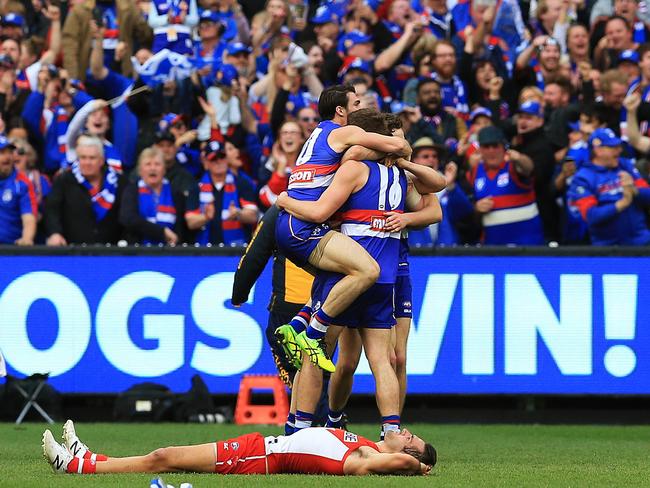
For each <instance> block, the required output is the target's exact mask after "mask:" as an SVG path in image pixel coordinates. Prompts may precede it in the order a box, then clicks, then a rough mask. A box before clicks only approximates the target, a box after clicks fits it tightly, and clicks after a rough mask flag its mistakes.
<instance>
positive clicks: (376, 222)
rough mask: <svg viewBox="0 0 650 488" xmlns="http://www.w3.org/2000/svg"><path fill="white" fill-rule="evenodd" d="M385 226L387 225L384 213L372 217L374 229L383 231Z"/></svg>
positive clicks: (371, 226)
mask: <svg viewBox="0 0 650 488" xmlns="http://www.w3.org/2000/svg"><path fill="white" fill-rule="evenodd" d="M385 227H386V217H384V216H383V215H381V216H373V217H370V228H371V229H372V230H377V231H380V232H383V231H384V228H385Z"/></svg>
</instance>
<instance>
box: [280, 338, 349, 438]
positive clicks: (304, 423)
mask: <svg viewBox="0 0 650 488" xmlns="http://www.w3.org/2000/svg"><path fill="white" fill-rule="evenodd" d="M341 330H342V327H338V326H332V327H330V329H329V330H328V332H327V335H326V336H325V339H324V341H325V343H326V347H327V349H328V353H332V352H333V351H334V347H335V345H336V341H337V339H338V336H339V334H340V332H341ZM322 390H323V371H322V370H321V369H320V368H319V367H318V366H316V365H315V364H313V363H312V362H311V361H308V360H306V358H305V359H304V360H303V363H302V368H300V377H299V381H298V383H297V384H296V383H295V382H294V389H293V391H292V392H291V393H292V402H293V397H294V396H295V401H296V404H295V405H296V430H300V429H304V428H307V427H311V425H312V423H313V421H314V415H315V412H316V408H317V406H318V401H319V398H320V396H321V392H322Z"/></svg>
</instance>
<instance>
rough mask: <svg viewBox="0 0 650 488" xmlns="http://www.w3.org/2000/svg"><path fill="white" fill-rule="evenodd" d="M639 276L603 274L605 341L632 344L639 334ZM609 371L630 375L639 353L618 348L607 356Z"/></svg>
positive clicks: (618, 376) (614, 374)
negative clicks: (637, 322) (637, 313)
mask: <svg viewBox="0 0 650 488" xmlns="http://www.w3.org/2000/svg"><path fill="white" fill-rule="evenodd" d="M637 281H638V276H637V275H620V274H616V275H603V304H604V309H605V339H607V340H610V341H614V340H618V341H631V340H634V337H635V334H636V303H637ZM604 362H605V369H607V371H609V373H610V374H611V375H612V376H616V377H617V378H622V377H624V376H628V375H629V374H631V373H632V371H634V368H636V353H635V352H634V350H632V348H630V347H629V346H624V345H621V344H619V345H616V346H612V347H610V348H609V349H608V350H607V352H606V353H605V358H604Z"/></svg>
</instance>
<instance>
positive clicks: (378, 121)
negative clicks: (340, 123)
mask: <svg viewBox="0 0 650 488" xmlns="http://www.w3.org/2000/svg"><path fill="white" fill-rule="evenodd" d="M348 125H356V126H357V127H361V128H362V129H363V130H365V131H366V132H374V133H376V134H381V135H383V136H390V135H392V131H390V130H388V126H387V125H386V117H385V116H384V114H382V113H381V112H377V110H375V109H374V108H362V109H359V110H357V111H356V112H352V113H351V114H350V115H348Z"/></svg>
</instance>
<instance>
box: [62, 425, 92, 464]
mask: <svg viewBox="0 0 650 488" xmlns="http://www.w3.org/2000/svg"><path fill="white" fill-rule="evenodd" d="M63 442H64V445H65V447H66V449H67V450H68V452H69V453H70V454H72V455H73V456H74V457H78V458H84V457H86V456H85V454H86V453H87V452H90V449H88V446H87V445H86V444H84V443H83V442H81V439H79V437H77V433H76V432H75V430H74V422H73V421H72V420H68V421H67V422H66V423H65V424H63Z"/></svg>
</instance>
